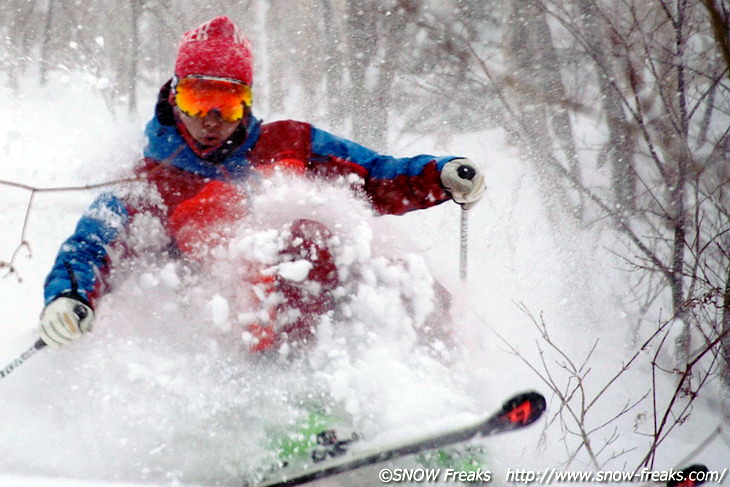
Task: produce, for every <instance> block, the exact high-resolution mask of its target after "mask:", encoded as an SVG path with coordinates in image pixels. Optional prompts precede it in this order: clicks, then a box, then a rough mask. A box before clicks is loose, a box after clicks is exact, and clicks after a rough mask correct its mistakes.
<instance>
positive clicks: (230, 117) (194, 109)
mask: <svg viewBox="0 0 730 487" xmlns="http://www.w3.org/2000/svg"><path fill="white" fill-rule="evenodd" d="M175 103H176V104H177V106H178V108H180V110H182V111H183V112H184V113H185V114H186V115H189V116H191V117H199V118H202V117H205V116H206V115H208V112H210V111H211V110H218V111H219V112H220V114H221V116H222V117H223V119H224V120H226V121H227V122H235V121H237V120H241V119H242V118H243V106H244V105H245V106H247V107H250V106H251V87H249V86H246V85H244V84H243V83H237V82H235V81H227V80H221V79H211V78H194V77H188V78H182V79H181V80H178V82H177V84H176V85H175Z"/></svg>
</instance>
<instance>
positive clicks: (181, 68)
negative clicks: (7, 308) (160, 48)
mask: <svg viewBox="0 0 730 487" xmlns="http://www.w3.org/2000/svg"><path fill="white" fill-rule="evenodd" d="M252 82H253V68H252V55H251V49H250V45H249V42H248V41H247V40H246V38H245V37H244V36H243V35H242V33H241V31H240V30H239V29H238V27H237V26H236V25H235V24H234V23H233V22H231V20H229V19H228V18H227V17H217V18H214V19H212V20H210V21H208V22H206V23H204V24H202V25H200V26H199V27H197V28H195V29H193V30H191V31H189V32H187V33H185V34H184V35H183V37H182V40H181V42H180V45H179V50H178V53H177V58H176V62H175V68H174V75H173V77H172V79H171V80H169V81H168V82H167V83H165V84H164V85H163V86H162V88H161V90H160V92H159V96H158V100H157V104H156V107H155V113H154V116H153V118H152V120H151V121H150V122H149V123H148V124H147V128H146V137H147V145H146V147H145V150H144V158H143V159H142V160H141V161H140V162H139V163H138V164H137V165H136V167H135V168H134V174H135V175H136V177H137V178H138V179H139V180H140V181H142V182H143V183H144V184H146V185H148V189H149V194H150V195H153V196H150V197H149V198H147V199H146V200H145V201H140V200H139V198H138V197H131V196H129V195H124V194H122V193H106V194H103V195H101V196H99V197H98V198H97V199H96V201H95V202H94V203H93V204H92V205H91V207H90V208H89V210H87V212H86V213H85V214H84V215H83V216H82V218H81V219H80V221H79V223H78V225H77V227H76V229H75V231H74V233H73V235H71V237H70V238H69V239H68V240H66V241H65V242H64V244H63V245H62V246H61V249H60V251H59V253H58V255H57V257H56V260H55V263H54V265H53V267H52V269H51V271H50V273H49V275H48V277H47V279H46V281H45V286H44V287H45V289H44V291H45V293H44V294H45V308H44V309H43V312H42V314H41V317H40V323H39V332H40V337H41V339H42V340H43V341H44V342H45V343H46V344H47V345H49V346H51V347H53V348H58V347H60V346H61V345H64V344H66V343H69V342H71V341H72V340H74V339H76V338H78V337H80V336H82V335H83V334H85V333H87V332H89V331H90V330H91V329H92V325H93V322H94V306H95V303H96V302H97V300H98V299H99V297H100V296H101V295H102V294H103V293H104V292H107V291H108V283H107V282H106V279H105V278H106V277H107V276H108V273H109V270H110V268H111V267H112V266H114V265H115V261H114V259H112V253H114V255H117V254H128V253H129V252H126V253H125V252H113V249H115V248H122V247H124V246H125V245H129V243H128V242H126V241H125V236H126V230H127V229H128V228H129V224H130V222H131V221H132V220H133V219H134V218H135V217H136V216H138V215H140V214H151V215H153V216H155V217H157V218H159V219H160V221H161V222H163V224H164V226H165V230H166V231H167V233H168V235H169V237H170V238H171V240H172V241H173V243H174V247H175V249H176V250H177V253H178V254H180V255H183V256H186V257H190V258H192V259H204V255H205V253H206V251H207V249H210V247H212V246H215V245H216V244H219V243H220V242H221V239H224V238H225V237H226V229H227V228H228V227H227V226H226V224H230V223H232V222H235V221H236V220H237V219H239V218H241V217H242V216H243V214H244V213H245V211H246V210H245V208H246V207H245V200H246V194H245V193H244V191H243V189H242V184H241V183H243V182H245V181H247V180H249V178H252V177H266V176H267V175H269V174H271V173H272V172H273V171H274V170H283V171H286V172H289V173H292V174H296V175H300V176H301V177H315V178H323V179H332V178H334V177H338V176H342V175H352V174H354V175H356V176H359V178H360V184H359V185H358V186H357V188H355V190H356V191H357V192H358V193H360V194H361V195H362V196H364V197H365V198H366V199H367V200H368V201H369V202H370V204H371V205H372V207H373V208H374V210H375V211H376V212H378V213H380V214H394V215H400V214H403V213H406V212H409V211H412V210H417V209H423V208H428V207H431V206H434V205H437V204H440V203H443V202H445V201H447V200H453V201H455V202H456V203H459V204H461V205H464V206H466V207H469V206H471V205H473V204H474V203H476V202H477V201H478V200H479V199H480V198H481V196H482V194H483V192H484V189H485V186H484V178H483V175H482V173H481V171H480V170H479V167H478V166H477V165H476V164H474V163H473V162H471V161H470V160H468V159H465V158H460V157H454V156H449V157H436V156H430V155H419V156H415V157H410V158H394V157H390V156H385V155H381V154H378V153H376V152H374V151H372V150H370V149H367V148H366V147H363V146H361V145H358V144H356V143H354V142H352V141H349V140H346V139H343V138H340V137H337V136H334V135H332V134H330V133H328V132H326V131H324V130H321V129H318V128H316V127H314V126H312V125H310V124H308V123H305V122H298V121H293V120H284V121H277V122H272V123H266V124H263V123H261V122H260V121H259V120H258V119H257V118H256V117H254V115H253V114H252V111H251V102H252V91H251V87H252ZM287 232H288V233H287V234H288V235H289V244H288V245H287V246H286V248H285V249H284V250H282V256H281V258H282V260H284V261H285V260H295V259H305V260H308V261H309V262H310V263H311V267H310V269H309V273H308V275H307V276H306V280H307V281H308V282H314V283H318V284H319V285H320V286H319V292H317V293H313V294H312V293H307V292H305V291H304V290H303V289H302V287H301V286H298V285H297V283H294V282H291V281H287V280H286V279H284V278H282V277H280V276H267V275H260V276H259V277H258V278H256V279H254V280H255V281H256V282H254V284H255V285H259V286H263V288H264V289H265V293H264V295H268V294H271V293H278V296H280V298H279V300H278V301H277V302H275V304H274V305H273V307H272V308H271V309H270V315H269V317H270V320H269V321H268V322H263V323H254V324H251V325H250V326H249V327H248V333H249V334H250V335H251V336H252V338H253V340H252V341H251V349H252V350H256V351H262V350H268V349H272V348H275V347H276V346H278V345H280V344H281V343H282V341H283V340H284V339H285V338H286V339H289V340H291V339H296V338H302V337H307V336H309V334H311V328H312V326H313V324H314V323H315V320H316V318H317V317H318V316H321V315H322V313H324V312H326V311H328V310H329V309H331V307H332V305H333V298H332V295H331V291H332V289H333V288H334V287H335V286H336V284H337V273H336V269H335V266H334V262H333V258H332V254H331V251H330V249H329V247H328V240H329V237H330V236H331V231H330V229H328V228H327V227H326V226H325V225H324V224H322V223H321V222H318V221H314V220H307V219H299V220H296V221H294V222H292V223H291V225H290V226H289V227H288V229H287ZM292 309H294V310H296V311H297V313H293V314H292V313H284V311H286V310H292ZM284 315H288V318H287V319H283V318H281V317H282V316H284ZM292 316H293V318H292ZM280 318H281V319H280ZM287 320H288V321H287Z"/></svg>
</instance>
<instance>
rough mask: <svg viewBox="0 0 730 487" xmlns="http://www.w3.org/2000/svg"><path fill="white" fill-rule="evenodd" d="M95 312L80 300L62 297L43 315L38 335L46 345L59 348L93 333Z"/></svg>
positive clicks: (51, 304) (47, 307) (44, 311)
mask: <svg viewBox="0 0 730 487" xmlns="http://www.w3.org/2000/svg"><path fill="white" fill-rule="evenodd" d="M93 324H94V311H93V310H92V309H91V308H90V307H89V306H87V305H86V304H84V303H82V302H81V301H79V300H78V299H73V298H67V297H60V298H56V299H54V300H53V301H51V302H50V303H49V304H48V305H47V306H46V307H45V308H43V312H42V313H41V319H40V323H39V324H38V333H39V335H40V337H41V340H43V341H44V342H45V343H46V345H48V346H49V347H51V348H59V347H61V346H62V345H65V344H67V343H70V342H71V341H73V340H75V339H77V338H79V337H80V336H81V335H83V334H84V333H87V332H89V331H91V328H92V327H93Z"/></svg>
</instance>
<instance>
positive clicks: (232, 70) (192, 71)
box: [175, 16, 253, 86]
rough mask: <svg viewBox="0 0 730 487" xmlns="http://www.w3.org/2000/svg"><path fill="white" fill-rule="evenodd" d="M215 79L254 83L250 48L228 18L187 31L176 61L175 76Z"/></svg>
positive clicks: (217, 19)
mask: <svg viewBox="0 0 730 487" xmlns="http://www.w3.org/2000/svg"><path fill="white" fill-rule="evenodd" d="M190 75H198V76H215V77H220V78H230V79H233V80H237V81H241V82H243V83H245V84H246V85H248V86H251V85H252V83H253V56H252V55H251V45H250V44H249V42H248V40H247V39H246V38H245V37H244V36H243V33H242V32H241V31H240V30H239V29H238V27H236V24H234V23H233V22H232V21H231V19H229V18H228V17H225V16H221V17H216V18H214V19H212V20H209V21H208V22H206V23H204V24H202V25H200V26H199V27H196V28H195V29H193V30H191V31H188V32H186V33H185V34H184V35H183V37H182V40H181V41H180V48H179V49H178V52H177V60H176V61H175V76H177V77H178V78H184V77H185V76H190Z"/></svg>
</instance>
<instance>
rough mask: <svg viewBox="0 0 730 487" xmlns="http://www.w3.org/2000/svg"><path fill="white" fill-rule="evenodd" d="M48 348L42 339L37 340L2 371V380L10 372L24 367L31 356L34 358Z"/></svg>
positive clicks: (0, 372)
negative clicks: (21, 366)
mask: <svg viewBox="0 0 730 487" xmlns="http://www.w3.org/2000/svg"><path fill="white" fill-rule="evenodd" d="M45 347H46V342H44V341H43V340H41V339H40V338H39V339H38V340H36V342H35V343H34V344H33V345H32V346H31V347H30V348H28V350H26V351H25V352H23V353H21V354H20V356H19V357H17V358H16V359H15V360H13V361H12V362H10V363H9V364H8V365H6V366H5V367H3V368H2V369H0V379H4V378H5V377H6V376H7V375H8V374H10V372H12V371H13V370H15V369H16V368H18V367H19V366H20V365H22V364H23V363H24V362H25V361H26V360H28V359H29V358H30V357H31V356H33V354H34V353H36V352H37V351H38V350H42V349H43V348H45Z"/></svg>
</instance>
